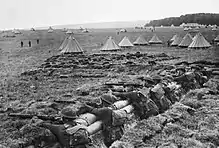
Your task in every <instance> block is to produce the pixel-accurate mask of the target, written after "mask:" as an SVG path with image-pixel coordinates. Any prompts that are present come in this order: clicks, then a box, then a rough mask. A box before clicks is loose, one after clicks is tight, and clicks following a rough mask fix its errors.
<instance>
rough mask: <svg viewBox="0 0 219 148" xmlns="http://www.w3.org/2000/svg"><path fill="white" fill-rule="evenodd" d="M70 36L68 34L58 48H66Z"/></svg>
mask: <svg viewBox="0 0 219 148" xmlns="http://www.w3.org/2000/svg"><path fill="white" fill-rule="evenodd" d="M69 37H70V36H68V37H66V38H65V39H64V41H63V42H62V44H61V46H60V47H59V48H58V50H62V49H64V48H65V46H66V45H67V43H68V38H69Z"/></svg>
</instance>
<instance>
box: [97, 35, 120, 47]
mask: <svg viewBox="0 0 219 148" xmlns="http://www.w3.org/2000/svg"><path fill="white" fill-rule="evenodd" d="M100 50H101V51H116V50H120V47H119V46H118V45H117V44H116V43H115V41H114V40H113V38H112V37H111V36H110V37H109V38H108V39H107V41H106V43H105V44H104V45H103V47H102V48H101V49H100Z"/></svg>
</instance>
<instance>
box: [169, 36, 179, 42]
mask: <svg viewBox="0 0 219 148" xmlns="http://www.w3.org/2000/svg"><path fill="white" fill-rule="evenodd" d="M177 36H178V35H177V34H175V35H174V36H173V37H172V38H171V39H170V41H174V40H175V38H176V37H177Z"/></svg>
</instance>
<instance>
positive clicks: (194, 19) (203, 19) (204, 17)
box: [145, 13, 219, 27]
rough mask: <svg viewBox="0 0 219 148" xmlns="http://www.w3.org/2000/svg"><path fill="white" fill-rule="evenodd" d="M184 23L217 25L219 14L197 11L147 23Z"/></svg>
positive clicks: (150, 24) (152, 24)
mask: <svg viewBox="0 0 219 148" xmlns="http://www.w3.org/2000/svg"><path fill="white" fill-rule="evenodd" d="M182 23H198V24H203V25H209V24H210V25H215V24H216V25H217V26H219V14H215V13H196V14H186V15H181V16H180V17H169V18H164V19H159V20H152V21H150V22H149V23H147V24H146V25H145V27H147V26H161V25H163V26H171V25H172V24H173V25H174V26H179V25H181V24H182Z"/></svg>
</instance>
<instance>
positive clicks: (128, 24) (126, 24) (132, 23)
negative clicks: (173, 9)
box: [38, 20, 149, 29]
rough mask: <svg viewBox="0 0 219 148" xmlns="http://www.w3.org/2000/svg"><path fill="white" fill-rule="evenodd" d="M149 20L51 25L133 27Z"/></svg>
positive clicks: (60, 27) (61, 26) (67, 26)
mask: <svg viewBox="0 0 219 148" xmlns="http://www.w3.org/2000/svg"><path fill="white" fill-rule="evenodd" d="M148 22H149V21H143V20H140V21H121V22H99V23H86V24H69V25H55V26H52V27H53V28H55V29H62V28H71V29H78V28H80V27H82V28H95V29H96V28H133V27H136V26H144V25H145V24H146V23H148ZM47 28H49V26H47V27H40V28H38V29H47Z"/></svg>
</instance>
